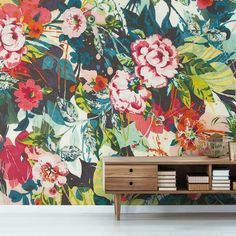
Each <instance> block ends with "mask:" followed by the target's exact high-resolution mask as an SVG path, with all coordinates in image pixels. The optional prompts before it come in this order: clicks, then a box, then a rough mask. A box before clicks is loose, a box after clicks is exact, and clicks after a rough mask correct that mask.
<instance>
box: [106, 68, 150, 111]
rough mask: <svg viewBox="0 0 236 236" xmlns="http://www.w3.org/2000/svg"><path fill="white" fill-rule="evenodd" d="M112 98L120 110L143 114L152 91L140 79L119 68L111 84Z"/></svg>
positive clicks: (116, 107)
mask: <svg viewBox="0 0 236 236" xmlns="http://www.w3.org/2000/svg"><path fill="white" fill-rule="evenodd" d="M109 90H110V98H111V102H112V103H113V105H114V107H115V109H116V110H118V111H122V112H130V113H134V114H142V113H143V112H144V110H145V109H146V101H147V100H148V98H149V97H150V96H151V93H150V92H148V90H147V89H146V88H144V87H143V86H142V85H141V84H140V81H139V80H138V79H137V78H135V77H133V76H131V75H130V74H129V73H127V72H125V71H120V70H118V71H117V72H116V74H115V75H114V77H113V78H112V81H111V83H110V85H109Z"/></svg>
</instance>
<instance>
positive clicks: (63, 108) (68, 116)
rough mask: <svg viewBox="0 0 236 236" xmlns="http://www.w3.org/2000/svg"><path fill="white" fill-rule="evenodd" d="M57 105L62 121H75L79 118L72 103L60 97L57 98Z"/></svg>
mask: <svg viewBox="0 0 236 236" xmlns="http://www.w3.org/2000/svg"><path fill="white" fill-rule="evenodd" d="M57 106H58V108H59V109H60V112H61V115H62V117H63V119H64V121H66V122H69V123H73V122H76V121H77V120H78V118H79V116H78V113H77V111H76V109H75V107H74V105H73V104H72V103H71V102H69V101H66V100H65V99H62V98H59V97H58V98H57Z"/></svg>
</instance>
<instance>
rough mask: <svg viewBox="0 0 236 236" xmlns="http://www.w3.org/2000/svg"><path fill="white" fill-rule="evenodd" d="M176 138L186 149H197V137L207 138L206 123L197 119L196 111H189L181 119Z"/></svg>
mask: <svg viewBox="0 0 236 236" xmlns="http://www.w3.org/2000/svg"><path fill="white" fill-rule="evenodd" d="M177 130H178V131H177V132H176V139H177V141H178V143H179V145H180V146H181V147H183V148H184V149H185V150H196V143H195V141H196V139H197V138H201V139H205V138H206V137H205V134H204V125H203V124H202V123H201V122H200V121H199V120H198V119H197V114H196V112H194V111H187V112H186V113H185V114H183V116H182V117H181V118H180V119H179V122H178V125H177Z"/></svg>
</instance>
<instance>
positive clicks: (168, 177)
mask: <svg viewBox="0 0 236 236" xmlns="http://www.w3.org/2000/svg"><path fill="white" fill-rule="evenodd" d="M158 179H159V180H166V179H167V180H175V179H176V176H175V175H158Z"/></svg>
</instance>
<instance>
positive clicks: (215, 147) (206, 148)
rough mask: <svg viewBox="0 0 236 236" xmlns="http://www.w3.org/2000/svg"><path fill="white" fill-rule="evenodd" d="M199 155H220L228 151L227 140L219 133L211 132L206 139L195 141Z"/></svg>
mask: <svg viewBox="0 0 236 236" xmlns="http://www.w3.org/2000/svg"><path fill="white" fill-rule="evenodd" d="M197 144H198V145H197V146H198V151H199V154H200V155H205V156H208V157H216V158H217V157H221V156H225V155H226V154H227V153H228V152H229V146H228V141H227V140H226V139H225V138H224V137H223V136H222V135H220V134H213V135H211V136H210V137H209V138H208V139H206V140H205V139H199V140H198V141H197Z"/></svg>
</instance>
